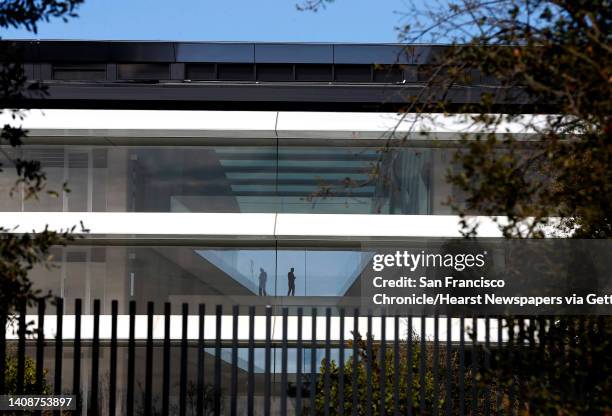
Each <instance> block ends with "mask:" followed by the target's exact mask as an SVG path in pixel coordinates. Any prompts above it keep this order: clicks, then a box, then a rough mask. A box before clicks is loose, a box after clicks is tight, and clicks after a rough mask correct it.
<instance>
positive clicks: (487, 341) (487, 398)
mask: <svg viewBox="0 0 612 416" xmlns="http://www.w3.org/2000/svg"><path fill="white" fill-rule="evenodd" d="M484 354H485V355H484V366H485V374H486V377H487V380H486V381H485V391H484V395H485V398H484V400H485V401H484V414H485V416H489V415H490V414H491V381H492V380H491V373H490V370H491V322H490V319H489V317H488V316H486V317H485V349H484Z"/></svg>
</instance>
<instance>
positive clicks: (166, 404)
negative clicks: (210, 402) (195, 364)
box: [162, 302, 200, 416]
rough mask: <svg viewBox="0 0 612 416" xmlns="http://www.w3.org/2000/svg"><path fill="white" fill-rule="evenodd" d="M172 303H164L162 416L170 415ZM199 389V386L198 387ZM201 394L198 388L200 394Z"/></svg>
mask: <svg viewBox="0 0 612 416" xmlns="http://www.w3.org/2000/svg"><path fill="white" fill-rule="evenodd" d="M171 308H172V306H171V304H170V302H165V303H164V358H163V364H162V365H163V374H164V376H163V378H164V379H163V380H162V415H164V416H168V414H169V413H170V316H171V313H172V309H171ZM198 387H199V386H198ZM199 393H200V391H199V388H198V394H199Z"/></svg>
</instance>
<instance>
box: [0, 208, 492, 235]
mask: <svg viewBox="0 0 612 416" xmlns="http://www.w3.org/2000/svg"><path fill="white" fill-rule="evenodd" d="M499 220H503V219H502V218H500V219H499ZM471 221H477V222H478V223H479V224H480V226H479V234H478V235H479V236H480V237H501V236H502V234H501V232H500V230H499V227H498V226H497V224H496V223H495V222H494V221H493V219H492V218H490V217H474V218H472V219H471ZM80 223H82V224H83V225H84V226H85V228H86V229H88V230H89V231H88V232H87V233H84V232H83V231H82V230H81V228H80ZM2 226H3V227H5V229H6V230H7V231H10V232H13V233H26V232H41V231H43V230H44V229H45V227H47V226H48V228H49V230H54V231H60V230H66V229H68V228H71V227H73V226H76V227H77V228H76V229H75V234H86V235H89V236H92V237H93V236H129V237H133V236H149V237H156V236H159V237H172V236H176V237H177V238H180V237H221V236H232V237H241V236H242V237H251V238H270V239H274V238H276V239H283V238H301V237H305V238H306V237H307V238H323V239H325V238H334V237H336V238H337V237H342V238H350V237H356V238H362V237H394V238H395V237H397V238H401V237H415V238H418V237H461V233H460V228H459V217H458V216H455V215H367V214H363V215H362V214H278V213H270V214H250V213H224V214H219V213H148V212H136V213H134V212H3V213H2Z"/></svg>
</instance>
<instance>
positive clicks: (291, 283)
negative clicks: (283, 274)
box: [287, 267, 296, 296]
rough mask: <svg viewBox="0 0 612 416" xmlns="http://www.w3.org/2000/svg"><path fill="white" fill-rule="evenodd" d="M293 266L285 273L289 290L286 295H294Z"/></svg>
mask: <svg viewBox="0 0 612 416" xmlns="http://www.w3.org/2000/svg"><path fill="white" fill-rule="evenodd" d="M293 270H294V268H293V267H292V268H291V270H290V271H289V273H287V283H288V284H289V291H288V292H287V296H295V279H296V277H295V274H294V273H293Z"/></svg>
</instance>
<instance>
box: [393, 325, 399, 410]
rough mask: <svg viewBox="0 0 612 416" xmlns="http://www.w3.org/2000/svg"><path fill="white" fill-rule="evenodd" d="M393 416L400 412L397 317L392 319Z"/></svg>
mask: <svg viewBox="0 0 612 416" xmlns="http://www.w3.org/2000/svg"><path fill="white" fill-rule="evenodd" d="M393 337H394V338H393V416H399V412H400V405H399V400H400V391H399V387H400V356H399V355H400V350H399V341H400V333H399V316H397V315H395V316H394V317H393Z"/></svg>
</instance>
